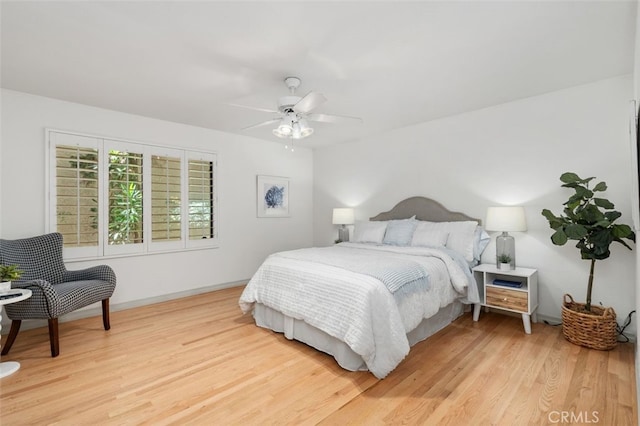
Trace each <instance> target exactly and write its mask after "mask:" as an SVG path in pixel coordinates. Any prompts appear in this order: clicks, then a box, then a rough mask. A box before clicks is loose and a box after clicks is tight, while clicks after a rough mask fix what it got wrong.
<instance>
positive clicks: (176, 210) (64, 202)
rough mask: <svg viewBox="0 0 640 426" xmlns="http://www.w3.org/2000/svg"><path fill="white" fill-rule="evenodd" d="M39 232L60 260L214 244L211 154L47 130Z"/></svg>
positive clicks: (214, 168) (214, 225) (215, 241)
mask: <svg viewBox="0 0 640 426" xmlns="http://www.w3.org/2000/svg"><path fill="white" fill-rule="evenodd" d="M47 135H48V140H49V158H50V170H49V174H48V176H49V188H50V198H49V204H48V207H49V214H48V215H47V217H48V225H47V228H48V229H49V230H50V231H51V232H53V231H56V232H60V233H62V235H63V238H64V247H65V257H67V258H87V257H100V256H111V255H119V254H131V253H140V254H141V253H146V252H156V251H167V250H181V249H190V248H197V247H215V245H216V244H217V239H216V237H217V232H216V230H217V223H216V199H215V185H216V177H215V176H216V167H217V163H216V156H215V154H214V153H203V152H196V151H188V150H181V149H173V148H164V147H158V146H153V145H148V144H141V143H135V142H125V141H119V140H112V139H102V138H99V137H92V136H86V135H77V134H72V133H67V132H59V131H55V130H48V131H47Z"/></svg>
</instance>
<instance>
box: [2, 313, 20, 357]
mask: <svg viewBox="0 0 640 426" xmlns="http://www.w3.org/2000/svg"><path fill="white" fill-rule="evenodd" d="M21 324H22V320H13V321H11V330H9V335H8V336H7V341H6V342H4V346H3V347H2V355H6V354H8V353H9V351H10V350H11V346H13V342H15V341H16V337H18V331H20V325H21Z"/></svg>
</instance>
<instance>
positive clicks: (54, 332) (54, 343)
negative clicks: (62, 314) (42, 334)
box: [49, 318, 60, 358]
mask: <svg viewBox="0 0 640 426" xmlns="http://www.w3.org/2000/svg"><path fill="white" fill-rule="evenodd" d="M49 341H50V342H51V357H52V358H55V357H57V356H58V355H59V354H60V343H59V338H58V318H52V319H50V320H49Z"/></svg>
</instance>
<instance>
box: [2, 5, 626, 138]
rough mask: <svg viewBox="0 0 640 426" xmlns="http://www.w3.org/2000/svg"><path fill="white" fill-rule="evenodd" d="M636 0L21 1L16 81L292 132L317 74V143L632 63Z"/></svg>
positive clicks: (65, 96) (103, 103) (63, 95)
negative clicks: (280, 103) (290, 109)
mask: <svg viewBox="0 0 640 426" xmlns="http://www.w3.org/2000/svg"><path fill="white" fill-rule="evenodd" d="M636 5H637V3H636V1H603V2H595V1H569V2H560V1H534V2H525V1H520V0H518V1H516V0H513V1H499V2H488V1H471V2H452V1H448V2H436V1H423V2H398V1H395V2H391V1H386V2H385V1H382V2H381V1H376V2H367V1H356V2H329V1H325V2H306V1H295V2H293V1H292V2H274V1H261V2H241V1H235V2H212V1H210V2H203V1H199V2H186V1H176V2H148V1H146V2H145V1H142V2H115V1H110V2H70V1H64V2H52V1H47V2H7V1H3V2H2V3H1V10H0V13H1V60H2V61H1V83H2V87H3V88H7V89H12V90H17V91H22V92H27V93H33V94H37V95H42V96H47V97H52V98H57V99H62V100H67V101H72V102H79V103H82V104H87V105H94V106H98V107H102V108H108V109H113V110H118V111H123V112H127V113H132V114H139V115H143V116H148V117H155V118H159V119H163V120H169V121H174V122H179V123H186V124H191V125H196V126H202V127H206V128H211V129H218V130H222V131H225V132H231V133H237V134H244V135H248V136H253V137H257V138H262V139H266V140H272V141H277V140H278V139H277V138H276V137H275V136H273V135H272V134H271V127H270V126H266V127H259V128H256V129H251V130H247V131H243V130H241V129H242V128H243V127H246V126H250V125H252V124H256V123H258V122H261V121H265V120H268V119H270V118H273V114H270V113H266V112H260V111H253V110H248V109H243V108H238V107H236V106H232V105H230V104H243V105H248V106H255V107H261V108H268V109H275V107H276V105H275V103H276V100H277V98H278V97H279V96H283V95H286V94H287V90H286V87H285V85H284V83H283V82H282V80H283V79H284V77H286V76H290V75H295V76H298V77H300V78H301V79H302V85H301V86H300V89H299V94H301V95H304V94H305V93H307V92H309V91H311V90H314V91H318V92H321V93H323V94H324V95H325V96H326V97H327V98H328V101H327V102H326V103H325V104H324V105H322V106H321V107H319V108H318V109H317V110H316V111H315V112H322V113H329V114H339V115H348V116H358V117H362V118H363V120H364V122H363V123H362V124H355V125H353V124H349V125H337V124H326V123H314V126H313V127H315V129H316V132H315V133H314V134H313V135H312V136H311V137H309V138H307V139H305V140H304V141H302V142H300V143H301V144H304V145H308V146H311V147H318V146H323V145H328V144H335V143H340V142H345V141H349V140H354V139H359V138H366V137H367V136H368V135H372V134H377V133H380V132H383V131H386V130H390V129H394V128H398V127H403V126H407V125H411V124H415V123H420V122H425V121H429V120H433V119H436V118H439V117H445V116H448V115H452V114H458V113H461V112H465V111H470V110H475V109H479V108H483V107H487V106H490V105H496V104H500V103H503V102H508V101H512V100H515V99H520V98H525V97H529V96H534V95H538V94H542V93H546V92H550V91H554V90H558V89H562V88H565V87H570V86H575V85H580V84H584V83H587V82H590V81H595V80H599V79H603V78H608V77H613V76H618V75H623V74H628V73H631V72H632V67H633V57H634V55H633V45H634V37H635V17H636Z"/></svg>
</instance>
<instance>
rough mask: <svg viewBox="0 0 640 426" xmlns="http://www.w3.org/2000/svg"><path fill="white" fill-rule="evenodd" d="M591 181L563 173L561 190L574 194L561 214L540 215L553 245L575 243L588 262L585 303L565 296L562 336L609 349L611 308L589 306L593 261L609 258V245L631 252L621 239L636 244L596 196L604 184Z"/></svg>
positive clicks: (547, 212)
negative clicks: (549, 231)
mask: <svg viewBox="0 0 640 426" xmlns="http://www.w3.org/2000/svg"><path fill="white" fill-rule="evenodd" d="M593 179H595V178H594V177H589V178H586V179H582V178H581V177H579V176H578V175H577V174H575V173H563V174H562V176H560V180H561V181H562V182H563V185H562V187H563V188H571V189H573V190H574V192H575V193H574V194H573V195H572V196H571V197H569V199H568V200H567V201H566V202H565V203H564V204H563V205H564V206H565V208H564V210H563V213H562V214H561V215H559V216H556V215H554V214H553V213H552V212H551V211H550V210H548V209H544V210H542V215H543V216H544V217H545V218H546V219H547V220H548V221H549V226H550V227H551V229H553V230H554V231H555V232H554V233H553V235H552V236H551V242H552V243H553V244H555V245H559V246H561V245H564V244H566V243H567V241H569V240H574V241H577V243H576V248H578V250H580V255H581V258H582V259H584V260H589V261H590V263H591V266H590V269H589V282H588V285H587V300H586V303H584V304H583V303H575V302H574V301H573V298H572V297H571V295H568V294H565V295H564V300H563V306H562V331H563V334H564V336H565V338H567V340H569V341H570V342H572V343H575V344H578V345H581V346H586V347H590V348H594V349H603V350H608V349H612V348H613V347H615V345H616V341H617V336H616V328H615V327H616V317H615V312H614V311H613V309H612V308H601V307H598V306H592V305H591V292H592V290H593V271H594V267H595V263H596V260H603V259H607V258H608V257H609V256H610V255H611V251H610V250H609V246H610V245H611V243H613V242H617V243H620V244H622V245H623V246H625V247H626V248H628V249H629V250H631V246H629V244H627V242H625V241H624V240H625V239H626V240H629V241H634V242H635V233H634V232H633V231H632V230H631V227H629V226H628V225H623V224H615V223H614V222H615V221H616V220H617V219H618V218H620V216H622V214H621V213H620V212H618V211H615V210H613V209H614V207H615V206H614V205H613V203H612V202H610V201H609V200H607V199H605V198H600V197H597V196H596V193H597V192H602V191H606V189H607V184H606V183H605V182H599V183H598V184H596V185H595V186H594V187H593V188H590V187H589V186H590V182H591V181H592V180H593Z"/></svg>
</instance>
